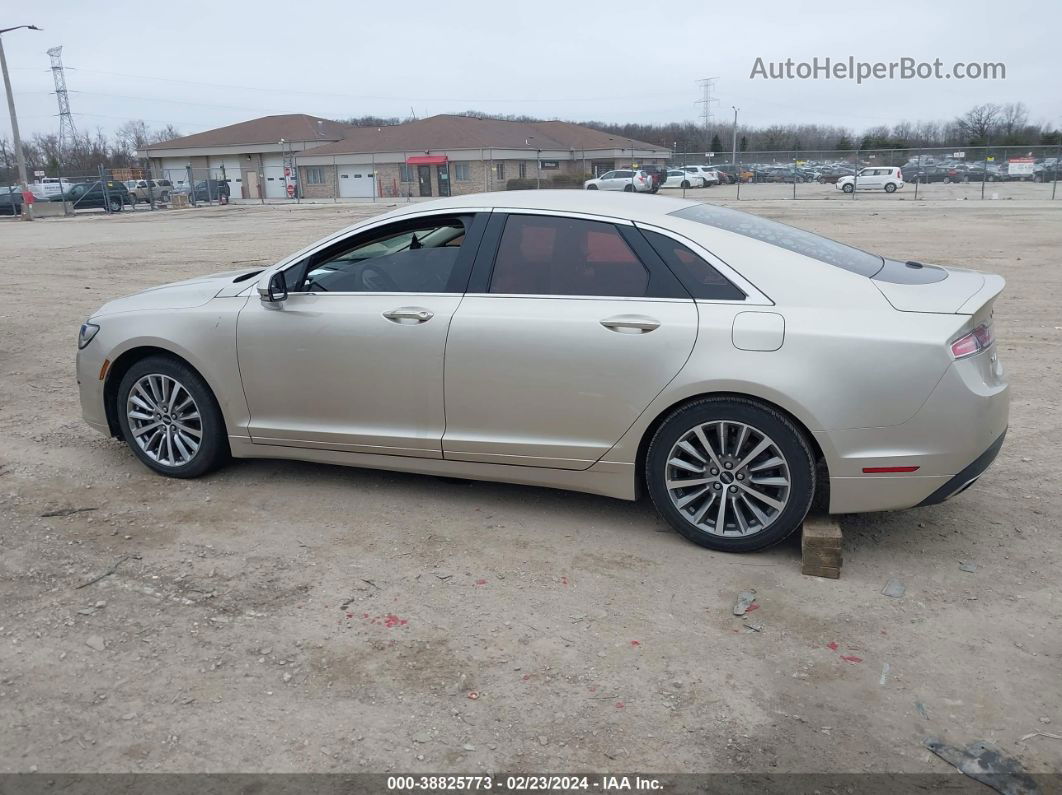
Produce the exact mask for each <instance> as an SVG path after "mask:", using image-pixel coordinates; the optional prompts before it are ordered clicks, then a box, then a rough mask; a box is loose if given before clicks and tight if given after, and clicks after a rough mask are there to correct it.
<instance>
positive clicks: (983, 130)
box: [955, 102, 1001, 145]
mask: <svg viewBox="0 0 1062 795" xmlns="http://www.w3.org/2000/svg"><path fill="white" fill-rule="evenodd" d="M1000 111H1001V108H1000V107H999V105H997V104H996V103H994V102H986V103H985V104H983V105H974V106H973V107H972V108H970V109H969V110H968V111H966V113H964V114H963V115H962V116H960V117H959V118H957V119H956V120H955V123H956V124H957V125H958V127H959V131H960V132H961V133H962V134H963V135H965V136H966V137H967V139H968V140H969V143H970V144H971V145H974V144H981V145H984V144H985V143H986V142H987V141H988V137H989V135H991V133H992V130H993V128H994V127H995V125H996V122H997V121H998V120H999V116H1000Z"/></svg>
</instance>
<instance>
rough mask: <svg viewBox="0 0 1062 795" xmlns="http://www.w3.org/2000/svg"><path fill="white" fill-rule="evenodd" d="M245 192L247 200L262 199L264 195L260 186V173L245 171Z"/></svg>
mask: <svg viewBox="0 0 1062 795" xmlns="http://www.w3.org/2000/svg"><path fill="white" fill-rule="evenodd" d="M243 190H244V194H245V195H244V197H243V198H245V199H260V198H262V193H261V191H260V189H259V185H258V172H256V171H244V172H243Z"/></svg>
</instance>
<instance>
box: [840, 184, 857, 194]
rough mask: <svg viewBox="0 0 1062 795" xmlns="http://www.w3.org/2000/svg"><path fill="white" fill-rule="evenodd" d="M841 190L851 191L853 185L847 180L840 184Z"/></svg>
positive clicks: (853, 187)
mask: <svg viewBox="0 0 1062 795" xmlns="http://www.w3.org/2000/svg"><path fill="white" fill-rule="evenodd" d="M841 190H843V191H844V192H845V193H851V192H852V191H854V190H855V186H854V185H853V184H852V183H851V182H849V183H847V184H845V185H842V186H841Z"/></svg>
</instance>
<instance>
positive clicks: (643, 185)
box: [583, 168, 653, 193]
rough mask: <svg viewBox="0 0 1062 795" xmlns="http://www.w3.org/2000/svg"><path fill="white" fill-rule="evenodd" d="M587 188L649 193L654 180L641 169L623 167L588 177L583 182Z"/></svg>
mask: <svg viewBox="0 0 1062 795" xmlns="http://www.w3.org/2000/svg"><path fill="white" fill-rule="evenodd" d="M583 187H584V188H586V190H622V191H626V192H627V193H630V192H632V191H633V192H636V193H649V192H651V191H652V189H653V181H652V179H651V178H650V177H649V175H648V174H646V173H645V172H644V171H642V170H641V169H638V170H634V169H630V168H621V169H617V170H616V171H606V172H605V173H604V174H602V175H601V176H600V177H595V178H594V179H588V180H587V181H586V182H584V183H583Z"/></svg>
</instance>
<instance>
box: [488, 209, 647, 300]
mask: <svg viewBox="0 0 1062 795" xmlns="http://www.w3.org/2000/svg"><path fill="white" fill-rule="evenodd" d="M648 285H649V272H648V271H647V270H646V269H645V266H644V265H642V263H641V261H640V260H639V259H638V257H637V256H636V255H635V253H634V252H633V251H632V250H631V248H630V246H628V245H627V241H625V240H624V239H623V236H622V235H620V233H619V230H617V229H616V227H615V226H613V225H612V224H609V223H604V222H602V221H584V220H582V219H579V218H561V217H556V216H548V215H511V216H509V218H508V219H507V220H506V222H505V231H504V232H503V233H502V238H501V242H500V243H499V245H498V253H497V255H496V257H495V259H494V272H493V273H492V275H491V281H490V292H492V293H503V294H508V295H592V296H624V297H631V298H640V297H642V296H644V295H645V292H646V288H647V287H648Z"/></svg>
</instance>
